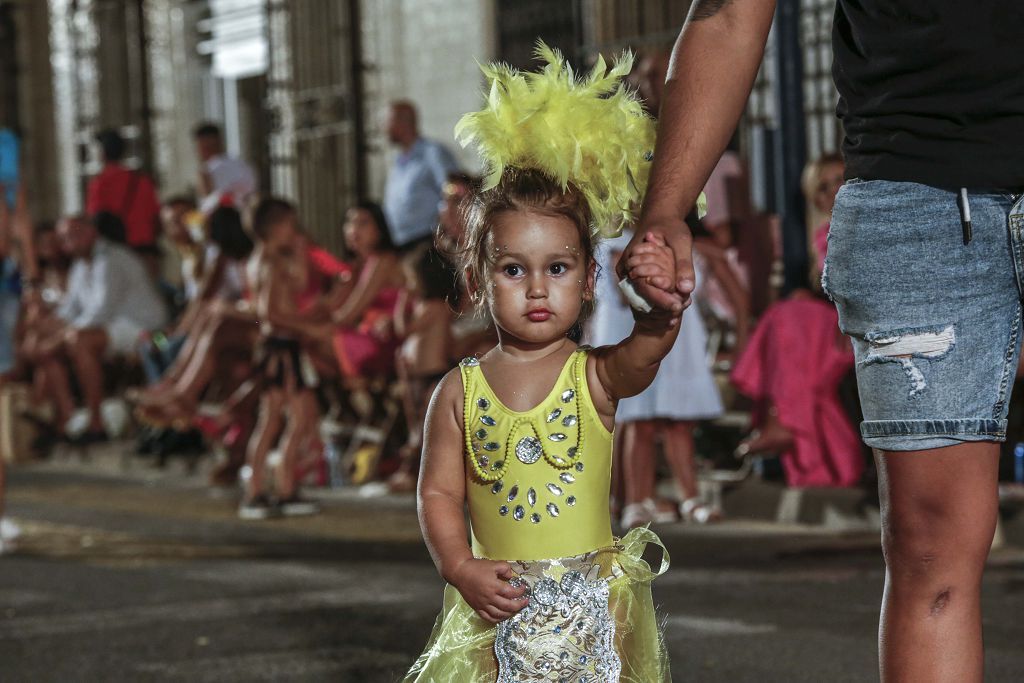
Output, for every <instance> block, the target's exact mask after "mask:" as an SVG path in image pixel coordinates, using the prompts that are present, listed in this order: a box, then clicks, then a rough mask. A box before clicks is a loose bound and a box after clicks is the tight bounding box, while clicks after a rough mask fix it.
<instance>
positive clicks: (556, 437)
mask: <svg viewBox="0 0 1024 683" xmlns="http://www.w3.org/2000/svg"><path fill="white" fill-rule="evenodd" d="M548 438H549V439H550V440H551V441H555V442H558V441H565V440H566V439H567V438H568V437H567V436H566V435H565V434H563V433H562V432H555V433H554V434H548Z"/></svg>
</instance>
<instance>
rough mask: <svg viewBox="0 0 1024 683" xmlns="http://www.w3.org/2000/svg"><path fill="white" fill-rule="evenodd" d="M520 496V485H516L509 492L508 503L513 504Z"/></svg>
mask: <svg viewBox="0 0 1024 683" xmlns="http://www.w3.org/2000/svg"><path fill="white" fill-rule="evenodd" d="M518 495H519V484H516V485H515V486H513V487H512V488H510V489H509V490H508V502H510V503H511V502H512V501H513V500H515V499H516V496H518Z"/></svg>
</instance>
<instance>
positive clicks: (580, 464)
mask: <svg viewBox="0 0 1024 683" xmlns="http://www.w3.org/2000/svg"><path fill="white" fill-rule="evenodd" d="M576 471H577V472H582V471H583V463H581V462H578V463H576Z"/></svg>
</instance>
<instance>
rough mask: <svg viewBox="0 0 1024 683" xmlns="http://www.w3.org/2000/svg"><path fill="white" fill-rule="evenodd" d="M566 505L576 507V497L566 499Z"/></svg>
mask: <svg viewBox="0 0 1024 683" xmlns="http://www.w3.org/2000/svg"><path fill="white" fill-rule="evenodd" d="M565 504H566V505H569V506H573V505H575V504H576V496H569V497H568V498H566V499H565Z"/></svg>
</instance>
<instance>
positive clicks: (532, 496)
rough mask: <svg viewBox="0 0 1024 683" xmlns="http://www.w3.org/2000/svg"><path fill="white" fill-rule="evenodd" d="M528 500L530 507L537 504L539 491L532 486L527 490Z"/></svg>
mask: <svg viewBox="0 0 1024 683" xmlns="http://www.w3.org/2000/svg"><path fill="white" fill-rule="evenodd" d="M526 502H527V503H529V504H530V507H533V506H535V505H536V504H537V492H536V491H534V490H533V489H532V488H531V489H530V490H529V491H527V492H526Z"/></svg>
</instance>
